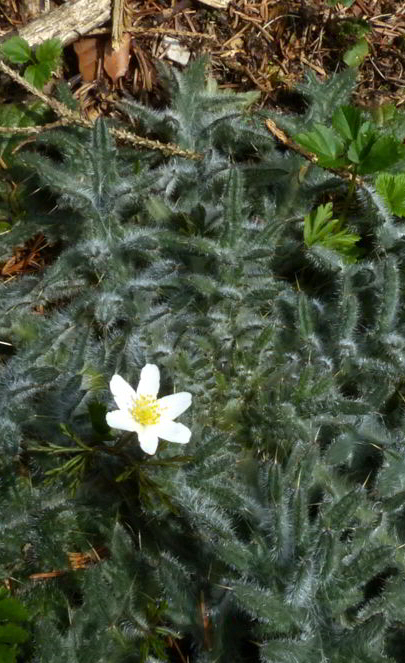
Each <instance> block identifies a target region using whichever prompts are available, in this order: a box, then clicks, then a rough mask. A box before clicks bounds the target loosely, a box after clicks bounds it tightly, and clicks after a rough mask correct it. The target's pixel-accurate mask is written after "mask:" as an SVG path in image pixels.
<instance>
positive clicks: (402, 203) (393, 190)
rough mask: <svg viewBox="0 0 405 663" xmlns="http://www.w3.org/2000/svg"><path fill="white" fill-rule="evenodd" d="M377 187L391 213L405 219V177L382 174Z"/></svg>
mask: <svg viewBox="0 0 405 663" xmlns="http://www.w3.org/2000/svg"><path fill="white" fill-rule="evenodd" d="M375 187H376V189H377V191H378V193H379V194H380V196H381V197H382V198H383V199H384V201H385V203H386V204H387V206H388V208H389V209H390V211H391V212H392V213H393V214H396V216H402V217H405V175H404V174H400V175H390V174H389V173H381V174H380V175H379V176H378V177H377V179H376V182H375Z"/></svg>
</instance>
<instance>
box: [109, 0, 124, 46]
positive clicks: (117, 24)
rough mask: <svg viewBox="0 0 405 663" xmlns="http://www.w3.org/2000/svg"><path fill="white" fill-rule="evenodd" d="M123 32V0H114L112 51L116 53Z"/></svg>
mask: <svg viewBox="0 0 405 663" xmlns="http://www.w3.org/2000/svg"><path fill="white" fill-rule="evenodd" d="M123 30H124V0H114V6H113V12H112V35H111V40H112V49H113V51H118V49H119V47H120V46H121V41H122V33H123Z"/></svg>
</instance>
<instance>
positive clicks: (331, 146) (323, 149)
mask: <svg viewBox="0 0 405 663" xmlns="http://www.w3.org/2000/svg"><path fill="white" fill-rule="evenodd" d="M294 140H295V141H296V142H297V143H299V144H300V145H302V146H303V147H305V148H306V149H307V150H309V151H310V152H313V153H314V154H316V156H317V157H318V161H319V164H320V165H321V166H325V167H326V168H338V167H339V166H343V165H345V160H344V159H340V158H339V157H341V155H342V154H343V151H344V142H343V140H342V139H341V138H340V137H339V136H337V135H336V133H335V132H334V130H333V129H331V128H329V127H325V126H324V125H323V124H314V128H313V130H312V131H308V132H306V133H301V134H297V135H296V136H294Z"/></svg>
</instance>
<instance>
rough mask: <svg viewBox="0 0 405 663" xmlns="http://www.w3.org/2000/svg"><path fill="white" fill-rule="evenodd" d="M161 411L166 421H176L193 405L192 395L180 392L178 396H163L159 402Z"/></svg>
mask: <svg viewBox="0 0 405 663" xmlns="http://www.w3.org/2000/svg"><path fill="white" fill-rule="evenodd" d="M158 404H159V410H160V412H161V413H162V416H163V417H164V418H165V419H175V418H176V417H178V416H179V414H182V412H184V410H187V408H188V407H190V405H191V394H189V393H188V391H180V392H179V393H178V394H171V395H170V396H163V398H159V400H158Z"/></svg>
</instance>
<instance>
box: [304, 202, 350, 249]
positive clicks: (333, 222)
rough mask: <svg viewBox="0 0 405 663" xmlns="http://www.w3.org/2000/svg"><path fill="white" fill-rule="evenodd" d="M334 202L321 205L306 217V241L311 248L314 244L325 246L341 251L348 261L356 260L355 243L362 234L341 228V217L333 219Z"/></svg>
mask: <svg viewBox="0 0 405 663" xmlns="http://www.w3.org/2000/svg"><path fill="white" fill-rule="evenodd" d="M332 214H333V212H332V203H327V204H326V205H319V207H318V208H317V209H316V210H314V211H313V212H311V213H310V214H308V215H307V216H306V217H305V219H304V242H305V245H306V246H307V247H308V248H309V247H310V246H313V245H314V244H319V245H321V246H324V247H325V248H326V249H331V250H333V251H336V252H337V253H340V254H341V255H343V256H344V257H345V260H346V261H347V262H355V261H356V259H357V250H356V246H355V244H356V243H357V242H358V241H359V240H360V235H356V234H355V233H351V232H349V231H348V230H347V229H345V228H344V229H341V228H340V226H341V222H340V221H339V219H332Z"/></svg>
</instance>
